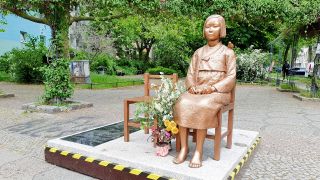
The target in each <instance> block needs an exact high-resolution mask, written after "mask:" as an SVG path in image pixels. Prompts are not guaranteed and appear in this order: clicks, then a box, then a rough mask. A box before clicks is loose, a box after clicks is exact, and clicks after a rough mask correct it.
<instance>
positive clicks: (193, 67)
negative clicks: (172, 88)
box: [185, 51, 198, 90]
mask: <svg viewBox="0 0 320 180" xmlns="http://www.w3.org/2000/svg"><path fill="white" fill-rule="evenodd" d="M197 52H198V51H196V52H195V53H194V54H193V56H192V59H191V62H190V65H189V69H188V74H187V77H186V82H185V83H186V88H187V90H188V89H189V88H191V87H192V86H195V85H196V78H197V68H198V67H197V63H198V62H197V61H198V58H197V57H198V53H197Z"/></svg>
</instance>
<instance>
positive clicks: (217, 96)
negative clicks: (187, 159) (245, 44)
mask: <svg viewBox="0 0 320 180" xmlns="http://www.w3.org/2000/svg"><path fill="white" fill-rule="evenodd" d="M235 82H236V56H235V54H234V52H233V50H232V49H230V48H228V47H227V46H225V45H222V44H221V43H218V44H217V45H215V46H214V47H210V46H208V45H205V46H203V47H201V48H199V49H198V50H197V51H196V52H195V53H194V54H193V57H192V60H191V63H190V66H189V69H188V74H187V77H186V82H185V83H186V88H187V89H189V88H191V87H192V86H214V87H215V88H216V90H217V91H216V92H213V93H211V94H190V93H189V92H185V93H184V94H182V95H181V96H180V98H179V99H178V101H177V102H176V104H175V106H174V120H175V122H176V123H177V124H178V125H179V126H182V127H186V128H192V129H208V128H215V127H217V113H218V110H219V108H221V107H222V106H223V105H227V104H228V103H230V99H231V93H230V92H231V90H232V89H233V88H234V86H235Z"/></svg>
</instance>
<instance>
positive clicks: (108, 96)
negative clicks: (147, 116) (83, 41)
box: [0, 82, 320, 180]
mask: <svg viewBox="0 0 320 180" xmlns="http://www.w3.org/2000/svg"><path fill="white" fill-rule="evenodd" d="M0 88H1V89H2V90H4V91H5V92H7V93H14V94H15V95H16V97H14V98H7V99H0V159H1V161H0V179H39V180H40V179H41V180H42V179H81V180H87V179H92V178H90V177H88V176H84V175H81V174H78V173H75V172H72V171H69V170H66V169H63V168H60V167H56V166H53V165H51V164H48V163H46V162H45V161H44V154H43V150H44V146H45V143H46V141H47V140H48V139H52V138H56V137H60V136H63V135H69V134H72V133H76V132H78V131H82V130H86V129H90V128H93V127H96V126H100V125H105V124H108V123H111V122H116V121H120V120H122V118H123V115H122V112H123V107H122V106H123V105H122V101H123V99H124V98H126V97H134V96H138V95H142V93H143V87H142V86H136V87H127V88H119V89H109V90H76V92H75V95H74V99H76V100H82V101H88V102H93V103H94V107H93V108H89V109H84V110H77V111H74V112H66V113H61V114H56V115H49V114H42V113H25V112H23V111H22V110H21V109H20V108H21V105H22V104H24V103H29V102H33V101H36V100H37V98H38V96H39V95H41V93H42V86H35V85H15V84H10V83H2V82H0ZM234 126H235V128H240V129H247V130H254V131H259V132H260V133H261V136H262V141H261V143H260V144H259V145H258V147H257V149H256V150H255V152H254V153H253V155H252V156H251V158H250V160H249V161H248V162H247V163H246V164H245V166H244V167H243V168H242V169H241V171H240V174H238V175H237V176H236V179H320V173H319V169H320V148H319V147H320V146H319V141H320V103H316V102H301V101H298V100H296V99H294V98H292V95H291V94H290V93H281V92H278V91H276V90H275V88H274V87H259V86H238V88H237V95H236V112H235V125H234ZM222 156H223V154H222ZM168 163H170V162H168Z"/></svg>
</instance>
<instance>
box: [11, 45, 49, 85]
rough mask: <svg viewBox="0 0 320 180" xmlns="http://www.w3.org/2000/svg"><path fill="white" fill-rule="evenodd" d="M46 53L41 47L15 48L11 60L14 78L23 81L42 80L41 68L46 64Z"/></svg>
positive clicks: (33, 81)
mask: <svg viewBox="0 0 320 180" xmlns="http://www.w3.org/2000/svg"><path fill="white" fill-rule="evenodd" d="M44 55H45V54H43V52H42V50H41V49H13V50H12V51H11V56H10V58H9V61H10V62H11V66H10V73H11V74H12V76H13V78H14V80H15V81H16V82H23V83H35V82H42V73H41V72H40V69H39V68H40V67H42V66H43V65H44V63H43V62H42V58H43V56H44Z"/></svg>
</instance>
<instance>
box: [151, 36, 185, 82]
mask: <svg viewBox="0 0 320 180" xmlns="http://www.w3.org/2000/svg"><path fill="white" fill-rule="evenodd" d="M190 55H191V49H190V48H189V47H188V44H187V42H186V40H185V38H184V37H183V36H181V35H180V34H179V33H178V32H176V31H170V32H168V33H167V34H164V35H163V37H162V39H161V40H159V41H158V42H157V44H156V46H155V48H154V60H155V62H156V65H157V66H162V67H166V68H170V69H174V70H175V71H176V72H177V73H178V74H179V76H180V77H181V76H185V75H186V73H187V69H188V66H189V64H188V62H187V61H189V60H190V57H189V56H190Z"/></svg>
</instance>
